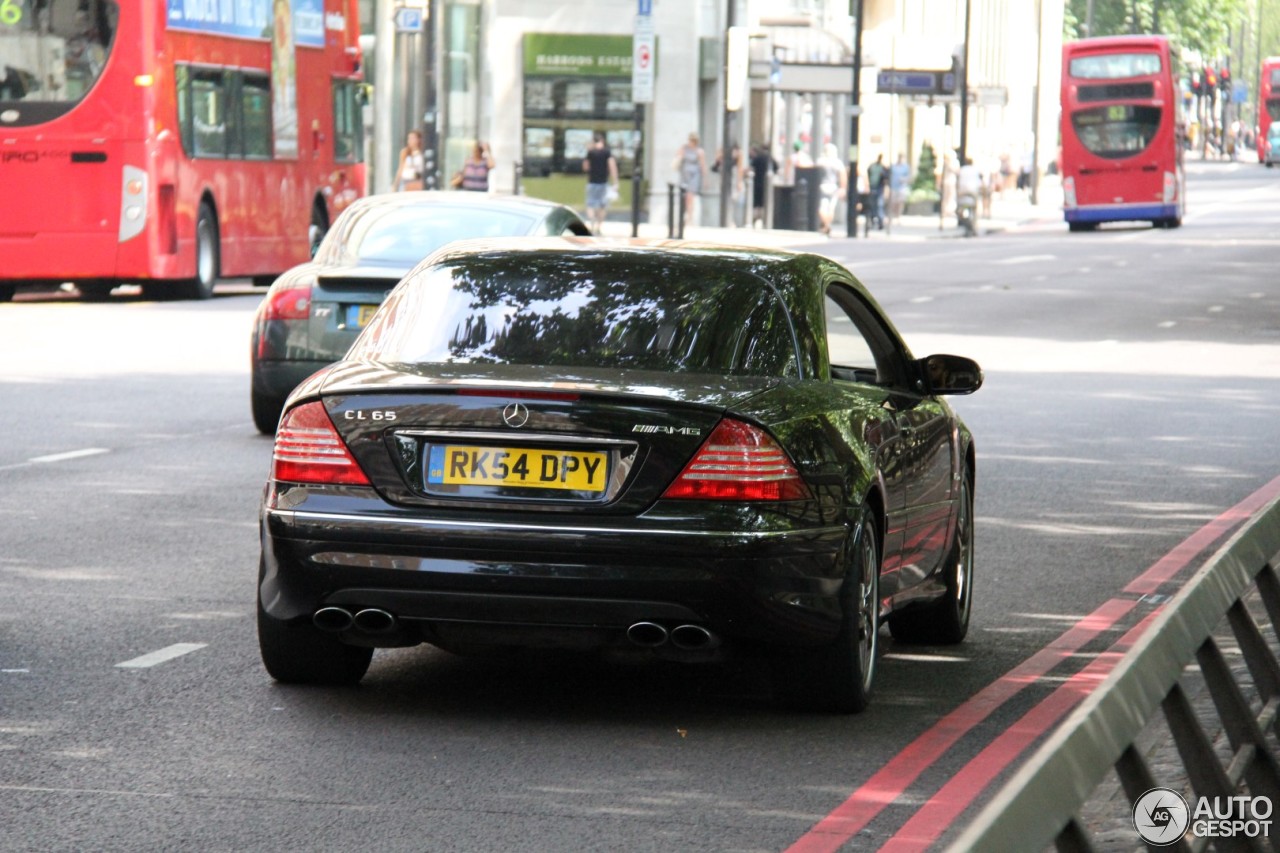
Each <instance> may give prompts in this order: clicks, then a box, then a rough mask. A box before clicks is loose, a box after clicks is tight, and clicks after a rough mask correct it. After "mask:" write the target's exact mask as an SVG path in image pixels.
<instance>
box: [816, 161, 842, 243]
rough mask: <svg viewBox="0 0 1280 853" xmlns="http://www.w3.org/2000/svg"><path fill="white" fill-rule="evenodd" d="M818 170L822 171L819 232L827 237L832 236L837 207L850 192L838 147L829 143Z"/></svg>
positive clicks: (819, 186)
mask: <svg viewBox="0 0 1280 853" xmlns="http://www.w3.org/2000/svg"><path fill="white" fill-rule="evenodd" d="M817 166H818V168H820V169H821V170H822V176H821V180H820V182H819V184H818V192H819V193H820V194H821V198H820V200H819V202H818V223H819V224H818V230H819V231H821V232H822V233H823V234H826V235H827V236H830V235H831V224H832V223H833V222H835V218H836V206H837V205H838V204H839V203H840V200H841V199H843V198H845V197H846V194H847V192H848V183H849V180H848V176H847V175H845V171H844V163H842V162H840V156H839V153H838V152H837V151H836V147H835V146H834V145H832V144H831V143H830V142H828V143H827V144H826V145H825V146H824V147H823V149H822V156H821V157H819V158H818V162H817Z"/></svg>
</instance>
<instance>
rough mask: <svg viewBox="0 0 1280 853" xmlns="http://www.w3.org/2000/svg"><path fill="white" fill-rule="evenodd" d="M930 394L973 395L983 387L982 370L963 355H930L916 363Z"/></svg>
mask: <svg viewBox="0 0 1280 853" xmlns="http://www.w3.org/2000/svg"><path fill="white" fill-rule="evenodd" d="M916 364H917V365H918V366H919V369H920V381H921V383H922V384H923V385H924V386H925V388H926V389H927V391H928V393H930V394H972V393H973V392H974V391H977V390H978V389H979V388H981V387H982V368H981V367H979V366H978V363H977V362H976V361H974V360H973V359H971V358H965V357H964V356H962V355H928V356H925V357H924V358H922V359H919V360H917V361H916Z"/></svg>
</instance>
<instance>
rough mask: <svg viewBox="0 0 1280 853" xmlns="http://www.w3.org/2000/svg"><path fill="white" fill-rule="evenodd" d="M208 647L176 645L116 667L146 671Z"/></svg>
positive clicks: (190, 644) (200, 644)
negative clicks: (150, 667)
mask: <svg viewBox="0 0 1280 853" xmlns="http://www.w3.org/2000/svg"><path fill="white" fill-rule="evenodd" d="M207 645H208V643H174V644H173V645H172V646H169V647H167V648H163V649H160V650H159V651H154V652H151V653H150V654H146V655H143V656H142V657H136V658H134V659H133V660H127V661H125V662H124V663H118V664H116V666H117V667H119V668H121V669H146V668H147V667H149V666H155V665H156V664H158V663H164V662H165V661H169V660H173V659H174V658H178V657H182V656H183V655H185V654H190V653H191V652H194V651H199V650H200V649H203V648H204V647H205V646H207Z"/></svg>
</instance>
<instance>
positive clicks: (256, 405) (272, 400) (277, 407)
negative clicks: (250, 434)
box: [249, 388, 284, 435]
mask: <svg viewBox="0 0 1280 853" xmlns="http://www.w3.org/2000/svg"><path fill="white" fill-rule="evenodd" d="M249 405H250V407H251V408H252V409H253V425H254V426H255V427H257V428H258V432H260V433H262V434H263V435H275V434H276V425H277V424H279V423H280V413H281V412H282V411H284V397H273V396H271V395H270V394H267V393H265V392H263V391H259V390H258V389H256V388H251V389H250V391H249Z"/></svg>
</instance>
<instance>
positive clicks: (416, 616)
mask: <svg viewBox="0 0 1280 853" xmlns="http://www.w3.org/2000/svg"><path fill="white" fill-rule="evenodd" d="M981 384H982V372H981V370H980V369H979V367H978V365H977V364H976V363H974V362H973V361H971V360H969V359H967V358H963V357H960V356H955V355H931V356H927V357H925V358H919V359H917V358H915V357H913V356H912V354H911V352H910V351H909V350H908V348H907V346H906V344H905V343H904V342H903V340H902V338H901V336H900V335H899V334H898V332H897V331H896V330H895V329H894V327H893V325H892V324H891V323H890V321H889V320H888V319H887V317H886V316H885V314H884V312H883V311H882V310H881V309H880V308H879V306H878V305H877V304H876V302H875V300H874V299H873V298H872V297H871V295H870V294H869V293H868V292H867V290H866V289H865V288H864V287H863V286H862V285H861V284H860V283H859V282H858V281H857V280H856V279H855V278H854V277H853V275H852V274H851V273H850V272H849V271H848V270H847V269H845V268H844V267H842V266H840V265H839V264H837V263H835V262H834V261H831V260H829V259H827V258H823V257H820V256H817V255H813V254H804V253H793V252H786V251H760V250H753V249H741V248H729V247H722V246H708V245H700V244H694V243H674V242H656V241H655V242H650V243H644V242H626V243H617V244H610V243H601V242H599V241H595V240H590V239H583V238H575V237H568V238H519V239H507V240H485V241H467V242H463V243H454V244H451V245H450V246H446V247H444V248H443V249H441V250H439V251H437V252H436V253H435V254H433V255H432V256H431V257H429V258H427V259H426V260H425V261H423V262H422V263H420V264H418V265H417V266H416V267H415V268H414V269H413V270H412V271H411V272H410V273H409V274H408V275H407V276H405V278H404V279H403V281H401V282H400V283H399V284H398V285H397V286H396V287H395V289H394V290H393V291H392V293H391V295H390V296H389V297H388V299H387V301H386V303H385V304H384V305H383V306H382V307H381V308H380V309H379V310H378V312H377V313H376V315H375V316H374V317H373V319H372V320H371V321H370V322H369V324H368V326H367V327H366V328H365V329H364V330H363V331H362V332H361V334H360V337H359V338H358V339H357V340H356V342H355V344H354V345H353V346H352V348H351V350H350V351H349V352H348V353H347V355H346V357H345V358H344V359H342V360H341V361H339V362H337V363H336V364H333V365H331V366H329V367H327V368H325V369H324V370H322V371H320V372H319V373H317V374H316V375H314V376H312V377H311V378H309V379H308V380H307V381H306V382H304V383H303V384H302V385H301V386H299V387H298V388H297V389H296V390H295V391H294V392H293V393H292V394H291V395H290V396H289V399H288V400H287V402H286V404H285V408H284V413H283V415H282V417H281V420H280V424H279V429H278V431H277V433H276V436H275V446H274V454H273V461H272V468H271V475H270V480H269V482H268V483H267V486H266V489H265V491H264V497H263V502H262V509H261V533H262V560H261V566H260V579H259V591H258V636H259V643H260V647H261V652H262V659H263V662H264V664H265V665H266V669H267V671H268V672H269V673H270V674H271V675H272V676H273V677H274V678H276V679H278V680H280V681H284V682H302V683H323V684H341V683H354V682H357V681H359V680H360V679H361V678H362V677H363V676H364V674H365V672H366V671H367V669H368V668H369V665H370V662H371V659H372V655H373V650H374V649H375V648H379V647H394V646H409V645H415V644H417V643H421V642H427V643H431V644H433V645H435V646H438V647H440V648H443V649H446V650H450V651H455V652H459V653H465V652H468V651H473V650H495V649H502V648H510V647H537V648H546V647H569V648H580V649H591V650H599V651H610V650H618V649H631V650H634V651H636V652H637V653H643V654H647V655H655V656H659V657H664V658H670V659H675V660H686V661H690V662H714V661H717V660H720V659H722V658H723V657H724V656H726V655H728V654H732V653H745V654H758V655H761V656H763V657H765V658H767V659H768V660H770V661H771V662H773V664H774V673H775V684H776V689H777V692H778V695H779V698H781V699H783V700H784V701H786V702H787V704H798V705H802V706H805V707H810V708H817V709H826V710H835V711H842V712H850V711H859V710H861V709H863V708H864V707H865V706H866V704H867V702H868V699H869V698H870V695H871V691H872V684H873V679H874V676H875V668H876V658H877V652H878V649H879V640H878V637H879V629H880V626H881V625H882V624H884V623H887V624H888V627H889V630H890V631H891V632H892V634H893V636H894V638H895V639H897V640H899V641H905V642H920V643H958V642H960V641H961V640H962V639H964V637H965V634H966V632H967V630H968V626H969V615H970V609H971V606H972V584H973V490H974V464H975V463H974V446H973V440H972V437H971V435H970V433H969V430H968V429H967V428H966V427H965V426H964V424H963V423H962V422H961V421H960V419H959V418H958V417H957V416H956V415H955V413H954V412H953V411H952V410H951V408H950V407H949V406H948V405H947V403H946V402H945V400H944V399H943V396H944V395H949V394H968V393H971V392H973V391H976V390H978V388H979V387H980V386H981Z"/></svg>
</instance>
